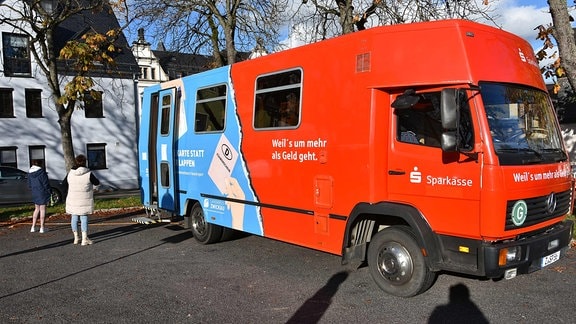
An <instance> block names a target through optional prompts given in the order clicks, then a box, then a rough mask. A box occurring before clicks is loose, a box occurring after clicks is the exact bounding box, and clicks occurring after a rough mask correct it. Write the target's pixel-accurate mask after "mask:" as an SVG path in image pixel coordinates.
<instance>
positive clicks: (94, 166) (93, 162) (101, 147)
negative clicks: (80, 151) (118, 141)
mask: <svg viewBox="0 0 576 324" xmlns="http://www.w3.org/2000/svg"><path fill="white" fill-rule="evenodd" d="M86 151H87V152H88V168H89V169H91V170H101V169H106V168H107V167H106V144H88V145H86Z"/></svg>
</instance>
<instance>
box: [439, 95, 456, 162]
mask: <svg viewBox="0 0 576 324" xmlns="http://www.w3.org/2000/svg"><path fill="white" fill-rule="evenodd" d="M459 94H460V91H459V90H458V89H453V88H449V89H443V90H442V93H441V97H440V116H441V119H442V128H443V132H442V138H441V146H442V150H443V151H444V152H456V151H458V123H459V122H460V107H459V103H458V96H459Z"/></svg>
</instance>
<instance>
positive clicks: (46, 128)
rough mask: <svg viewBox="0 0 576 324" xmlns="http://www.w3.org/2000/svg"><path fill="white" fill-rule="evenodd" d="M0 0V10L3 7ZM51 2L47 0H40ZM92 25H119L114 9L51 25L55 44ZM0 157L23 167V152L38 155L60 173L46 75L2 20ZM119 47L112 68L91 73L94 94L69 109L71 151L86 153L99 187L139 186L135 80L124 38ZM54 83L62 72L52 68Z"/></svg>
mask: <svg viewBox="0 0 576 324" xmlns="http://www.w3.org/2000/svg"><path fill="white" fill-rule="evenodd" d="M9 2H13V3H15V4H17V5H18V4H19V5H23V3H25V2H24V1H3V4H2V6H0V16H3V17H6V16H8V15H10V12H7V11H9V8H8V7H6V3H9ZM47 2H48V3H51V2H52V1H51V0H47ZM88 27H90V28H92V29H94V30H96V31H97V32H100V33H105V32H106V31H108V30H110V29H112V28H117V27H119V25H118V21H117V20H116V17H115V16H114V15H111V14H109V12H108V11H107V10H103V11H102V12H101V13H93V12H86V13H85V14H84V15H81V16H77V17H73V18H70V19H68V20H67V21H66V22H64V23H63V24H62V25H61V26H60V27H59V30H58V31H57V32H56V33H55V37H56V39H55V44H54V45H55V46H56V48H57V49H59V48H61V47H62V46H63V45H64V44H65V42H66V41H68V40H70V39H79V38H80V37H81V36H82V35H83V34H84V33H85V32H87V31H89V30H90V29H89V28H88ZM0 39H1V40H2V43H1V44H2V48H1V50H2V54H1V55H0V59H1V61H0V165H8V166H14V167H17V168H19V169H22V170H25V171H27V170H28V168H29V167H30V165H31V160H33V159H37V160H40V161H42V163H43V164H44V166H45V167H46V170H47V171H48V175H49V177H51V178H55V179H62V178H64V176H65V175H66V166H65V163H64V158H63V153H62V152H63V151H62V145H61V131H60V127H59V124H58V114H57V113H56V110H55V105H54V100H53V98H52V93H51V91H50V88H49V87H48V85H47V79H46V76H45V75H44V74H43V73H42V71H41V70H40V69H39V67H38V65H37V64H36V62H35V60H34V58H33V57H32V55H31V53H30V51H29V48H28V46H29V41H30V40H29V37H28V36H26V35H25V34H23V33H21V32H18V31H17V30H15V29H14V28H12V27H10V26H9V25H8V24H0ZM116 45H117V46H119V47H120V48H122V50H123V51H122V52H121V53H119V55H117V56H116V57H115V60H116V62H117V64H118V65H117V68H116V69H115V71H112V72H111V73H109V72H104V71H100V73H94V74H93V75H92V76H93V77H94V80H95V82H96V85H95V87H94V89H95V90H97V91H100V92H101V93H102V100H101V101H97V102H93V103H91V104H89V105H88V106H87V107H86V108H87V109H78V110H76V111H75V112H74V114H73V115H72V122H71V126H72V138H73V143H74V152H75V154H76V155H77V154H84V155H86V157H87V158H88V167H89V168H91V169H92V170H94V173H95V174H96V175H97V176H98V178H99V179H100V180H101V183H102V186H103V187H106V188H107V187H112V188H119V189H135V188H138V187H139V183H138V182H139V181H138V165H137V163H138V162H137V161H138V159H137V142H138V141H137V112H136V98H137V89H136V87H137V82H136V77H137V75H138V66H137V64H136V61H135V59H134V57H133V55H132V53H131V51H130V48H129V46H128V44H127V41H126V39H125V38H124V37H123V36H121V38H120V39H119V41H118V43H117V44H116ZM60 73H62V75H61V78H60V79H61V80H63V82H62V83H61V84H62V87H63V86H64V85H65V80H66V79H69V78H70V77H71V75H73V74H72V73H69V74H68V76H66V75H65V74H66V69H65V67H64V65H62V66H61V69H60Z"/></svg>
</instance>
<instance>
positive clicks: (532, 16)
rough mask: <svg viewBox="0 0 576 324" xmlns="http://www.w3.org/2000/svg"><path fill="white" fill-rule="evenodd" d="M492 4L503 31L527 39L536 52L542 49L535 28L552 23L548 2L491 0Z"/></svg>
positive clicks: (541, 0)
mask: <svg viewBox="0 0 576 324" xmlns="http://www.w3.org/2000/svg"><path fill="white" fill-rule="evenodd" d="M490 3H491V4H490V5H491V6H492V8H494V13H495V14H496V15H498V16H499V18H498V19H497V22H498V23H499V24H500V25H501V27H502V28H503V29H505V30H507V31H509V32H511V33H514V34H516V35H518V36H520V37H522V38H524V39H526V40H527V41H528V42H530V44H532V47H533V48H534V50H538V49H540V48H541V47H542V42H541V41H538V40H536V35H537V33H536V31H535V30H534V28H536V27H537V26H539V25H545V26H546V25H549V24H551V23H552V17H551V16H550V13H549V12H548V11H549V7H548V2H547V1H546V0H491V1H490ZM570 3H572V1H571V0H570ZM571 13H572V14H573V13H574V11H573V10H572V11H571Z"/></svg>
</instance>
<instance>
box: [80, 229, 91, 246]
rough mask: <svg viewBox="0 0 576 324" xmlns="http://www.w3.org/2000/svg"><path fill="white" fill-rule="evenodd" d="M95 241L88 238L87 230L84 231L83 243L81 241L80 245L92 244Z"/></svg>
mask: <svg viewBox="0 0 576 324" xmlns="http://www.w3.org/2000/svg"><path fill="white" fill-rule="evenodd" d="M92 243H94V242H92V240H91V239H89V238H88V233H87V232H82V243H80V245H83V246H84V245H90V244H92Z"/></svg>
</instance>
